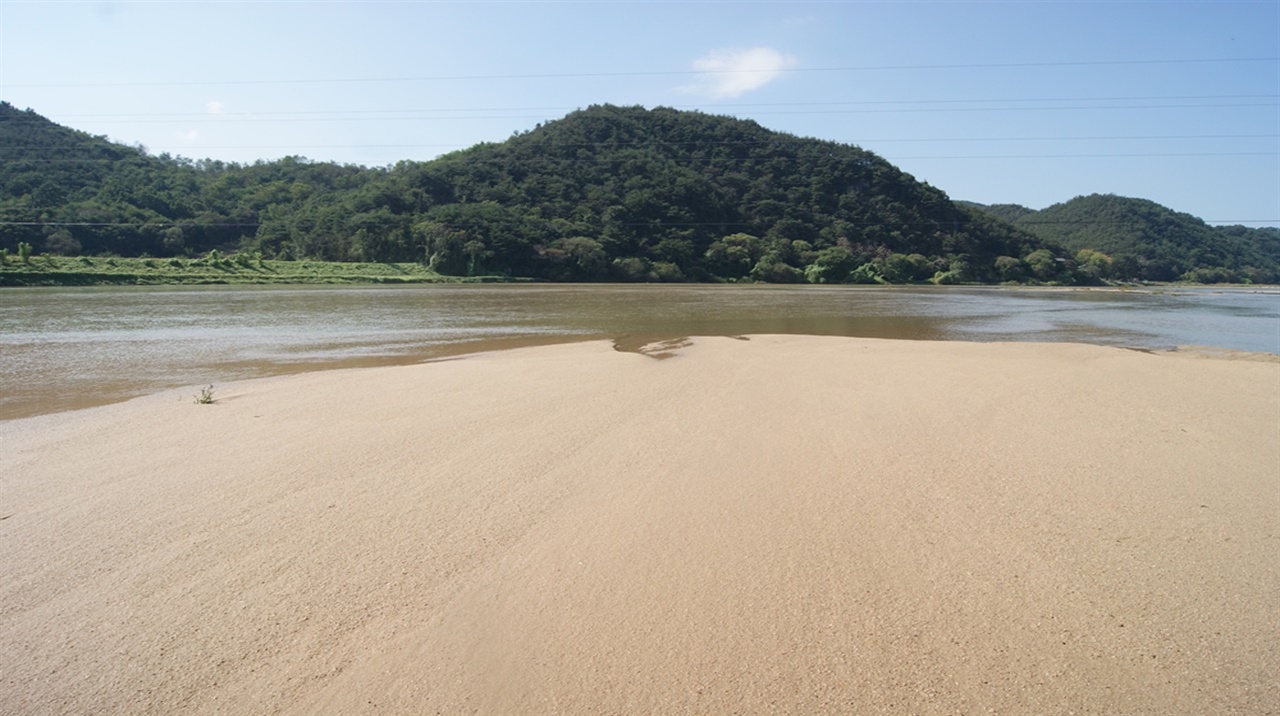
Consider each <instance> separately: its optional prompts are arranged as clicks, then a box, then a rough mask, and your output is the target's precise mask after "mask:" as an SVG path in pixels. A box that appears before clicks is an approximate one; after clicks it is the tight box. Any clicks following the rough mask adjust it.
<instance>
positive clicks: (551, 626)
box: [0, 336, 1280, 715]
mask: <svg viewBox="0 0 1280 716" xmlns="http://www.w3.org/2000/svg"><path fill="white" fill-rule="evenodd" d="M669 348H670V352H672V353H674V355H673V356H672V357H670V358H668V359H666V360H655V359H654V358H652V357H649V356H646V355H641V354H636V353H626V352H619V351H616V350H614V348H613V346H612V345H611V344H610V343H608V342H591V343H581V344H574V345H562V346H552V347H543V348H530V349H520V350H514V351H508V352H501V353H491V354H484V355H479V356H473V357H468V358H463V359H457V360H449V361H441V362H436V363H429V364H423V365H416V366H408V367H395V368H371V369H363V370H346V371H332V372H324V373H312V374H304V375H298V376H291V377H285V378H273V379H268V380H261V381H250V382H244V383H238V384H234V385H220V386H216V387H215V392H214V397H215V398H216V399H217V402H215V403H214V404H212V405H195V404H193V400H192V395H193V394H194V393H195V391H196V389H195V388H192V389H188V390H186V391H180V392H171V393H167V394H161V395H156V396H151V397H148V398H143V399H139V400H135V401H131V402H129V403H124V404H120V405H114V406H107V407H103V408H94V409H90V410H85V411H78V412H73V413H63V414H57V415H50V416H43V417H37V418H31V419H24V420H14V421H7V422H3V423H0V566H2V567H3V580H0V713H3V714H21V715H28V714H144V713H156V714H179V713H181V714H209V713H219V714H237V715H239V714H314V713H325V714H434V713H443V714H466V713H479V714H555V713H576V714H645V713H662V714H683V713H699V714H735V713H736V714H765V713H793V714H817V713H851V714H876V713H885V714H913V713H914V714H935V713H936V714H942V713H947V714H952V713H956V714H961V713H964V714H967V713H977V714H982V713H1004V714H1030V713H1036V714H1067V713H1102V714H1231V713H1240V714H1249V713H1274V712H1275V711H1276V709H1277V705H1278V704H1280V679H1278V677H1277V675H1278V674H1280V648H1278V645H1280V556H1278V555H1280V363H1275V362H1265V361H1250V360H1227V359H1224V357H1221V356H1208V357H1205V356H1192V355H1183V354H1171V355H1153V354H1148V353H1142V352H1137V351H1127V350H1121V349H1116V348H1103V347H1095V346H1083V345H1062V344H1054V345H1048V344H971V343H917V342H907V341H877V340H863V339H847V338H816V337H796V336H787V337H783V336H752V337H750V338H749V339H742V340H739V339H730V338H699V339H694V340H693V341H692V342H691V344H689V345H676V346H670V347H669Z"/></svg>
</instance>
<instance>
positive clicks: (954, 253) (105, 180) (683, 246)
mask: <svg viewBox="0 0 1280 716" xmlns="http://www.w3.org/2000/svg"><path fill="white" fill-rule="evenodd" d="M0 159H3V161H0V249H4V250H8V251H11V252H16V251H17V247H18V245H19V244H20V243H21V244H26V245H28V246H30V247H35V250H37V251H39V252H43V253H50V254H63V255H118V256H127V257H135V256H152V257H183V256H187V257H190V256H198V255H203V254H206V253H207V252H209V251H210V250H214V249H216V250H219V251H221V252H223V253H234V252H244V253H249V254H253V255H260V256H265V257H267V258H270V259H322V260H330V261H363V262H404V261H418V262H422V263H425V264H428V265H430V266H431V267H432V268H433V269H434V270H436V271H438V272H440V273H443V274H451V275H481V274H501V275H507V276H519V277H533V278H542V279H548V280H557V281H734V280H756V281H770V282H810V283H846V282H854V283H857V282H866V283H871V282H887V283H911V282H923V281H933V282H936V283H972V282H976V283H995V282H1004V281H1015V282H1040V283H1060V284H1071V283H1090V282H1097V281H1101V280H1104V279H1109V278H1119V279H1125V278H1148V277H1150V276H1151V274H1152V271H1151V270H1150V267H1151V266H1152V265H1154V264H1153V260H1154V259H1151V258H1150V257H1149V256H1148V255H1147V254H1133V255H1134V256H1135V258H1134V260H1133V261H1132V262H1128V261H1127V260H1126V259H1125V256H1129V255H1131V252H1129V248H1130V247H1126V246H1117V247H1114V248H1113V247H1112V246H1111V245H1110V244H1101V243H1096V244H1092V245H1089V246H1077V245H1075V244H1074V243H1073V241H1074V239H1073V237H1069V236H1048V235H1045V234H1043V233H1041V232H1039V231H1036V230H1034V229H1035V228H1036V227H1035V226H1034V225H1031V224H1022V223H1020V222H1019V220H1018V219H1017V218H1016V217H1015V218H1013V219H1010V218H1009V217H1007V216H1002V215H1000V212H999V211H998V210H994V209H993V208H991V207H980V206H977V205H967V204H963V203H957V202H953V201H951V200H950V199H949V198H948V197H947V196H946V194H945V193H943V192H942V191H940V190H938V189H936V188H934V187H931V186H929V185H928V184H925V183H922V182H918V181H916V180H915V179H914V178H913V177H911V176H910V175H908V174H905V173H904V172H902V171H901V170H899V169H898V168H896V167H894V166H893V165H892V164H890V163H889V162H887V161H885V160H884V159H882V158H880V157H879V156H877V155H875V154H873V153H871V152H867V151H864V150H862V149H860V148H858V147H854V146H850V145H843V144H838V143H834V142H826V141H821V140H816V139H805V138H799V137H795V136H792V135H788V134H783V133H779V132H774V131H770V130H768V129H765V128H763V127H761V126H760V125H758V124H756V123H755V122H751V121H746V120H738V119H732V118H727V117H721V116H713V115H707V114H702V113H698V112H684V111H677V110H673V109H666V108H657V109H652V110H649V109H645V108H642V107H616V106H608V105H604V106H594V107H590V108H587V109H585V110H580V111H577V112H574V113H572V114H570V115H568V116H566V117H565V118H563V119H560V120H557V121H553V122H548V123H546V124H545V125H541V126H539V127H537V128H536V129H534V130H532V131H529V132H525V133H521V134H517V135H515V136H512V137H511V138H510V139H508V140H507V141H504V142H501V143H486V144H480V145H477V146H475V147H471V148H469V149H466V150H462V151H458V152H454V153H451V154H447V155H444V156H441V157H439V158H437V159H435V160H432V161H428V162H409V161H405V162H400V163H397V164H395V165H392V166H387V167H372V168H369V167H360V166H352V165H338V164H333V163H327V162H312V161H308V160H306V159H305V158H301V157H286V158H284V159H280V160H277V161H271V162H265V161H259V162H255V163H253V164H236V163H226V162H219V161H213V160H200V161H195V160H190V159H186V158H182V157H170V156H168V155H160V156H152V155H149V154H148V153H147V152H146V151H145V150H143V149H142V148H141V147H128V146H124V145H120V144H115V143H112V142H109V141H107V140H106V139H105V138H103V137H94V136H91V135H88V134H85V133H83V132H77V131H75V130H72V129H69V128H65V127H61V126H59V125H57V124H54V123H52V122H49V121H48V120H46V119H44V118H43V117H40V116H39V115H37V114H35V113H34V112H31V111H29V110H28V111H20V110H17V109H15V108H13V107H12V106H10V105H7V104H2V103H0ZM1027 211H1030V210H1027ZM1245 231H1246V232H1247V231H1250V230H1245ZM1241 241H1242V242H1243V243H1244V244H1250V242H1252V241H1253V239H1252V238H1251V237H1249V238H1244V239H1241ZM1170 245H1171V246H1181V244H1179V243H1177V242H1170ZM1238 253H1239V252H1235V253H1232V252H1226V253H1224V252H1222V251H1219V252H1218V253H1216V254H1212V253H1205V252H1201V253H1200V254H1195V255H1191V256H1185V257H1184V256H1179V257H1178V262H1177V263H1176V264H1174V265H1173V267H1172V269H1171V270H1172V271H1174V272H1175V273H1177V272H1182V273H1186V272H1188V271H1196V270H1199V269H1202V268H1213V267H1215V266H1217V267H1223V268H1231V269H1232V270H1236V271H1237V275H1247V277H1248V278H1250V279H1252V280H1272V281H1274V280H1275V278H1276V268H1277V267H1276V263H1277V261H1276V256H1275V254H1274V252H1272V254H1271V255H1270V256H1269V257H1268V255H1267V253H1266V251H1265V250H1260V251H1259V252H1255V253H1256V254H1257V255H1249V256H1246V257H1245V258H1244V259H1242V258H1240V256H1239V255H1237V254H1238ZM1268 260H1269V261H1270V263H1268ZM1215 261H1216V262H1217V263H1216V264H1215V263H1213V262H1215ZM1241 261H1247V262H1251V263H1248V266H1249V267H1252V270H1251V271H1250V272H1244V273H1240V272H1243V269H1244V264H1241ZM1233 262H1234V263H1233ZM1268 272H1270V273H1268ZM1176 277H1177V276H1175V278H1176Z"/></svg>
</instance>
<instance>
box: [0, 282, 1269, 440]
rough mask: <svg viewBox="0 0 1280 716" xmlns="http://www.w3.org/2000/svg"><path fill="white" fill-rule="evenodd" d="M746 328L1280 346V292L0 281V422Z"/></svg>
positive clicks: (1260, 348) (1151, 345) (1159, 345)
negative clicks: (525, 349) (401, 367)
mask: <svg viewBox="0 0 1280 716" xmlns="http://www.w3.org/2000/svg"><path fill="white" fill-rule="evenodd" d="M753 333H755V334H759V333H806V334H816V335H835V336H863V337H872V338H904V339H918V340H943V341H946V340H967V341H1072V342H1084V343H1095V344H1103V345H1114V346H1123V347H1129V348H1142V349H1168V348H1176V347H1179V346H1193V345H1194V346H1211V347H1218V348H1227V349H1234V350H1242V351H1252V352H1265V353H1276V354H1280V292H1278V291H1276V290H1274V289H1265V290H1250V289H1208V288H1204V289H1201V288H1194V289H1185V288H1166V289H1142V290H1111V289H1105V290H1104V289H1092V290H1071V289H1023V288H1017V289H1006V288H954V287H929V288H871V287H820V286H804V287H788V286H764V285H753V286H688V285H676V286H672V285H545V284H543V285H533V286H530V285H430V286H422V285H419V286H397V287H381V286H369V287H365V286H361V287H345V286H344V287H313V286H306V287H279V286H277V287H244V286H232V287H103V288H38V289H2V290H0V419H11V418H17V417H24V416H30V415H38V414H42V413H50V412H56V411H60V410H68V409H73V408H80V407H86V406H90V405H99V404H105V403H110V402H115V401H119V400H124V399H127V398H130V397H135V396H138V395H144V394H148V393H154V392H158V391H161V390H167V389H172V388H178V387H183V386H194V385H207V384H215V385H216V384H217V383H221V382H225V381H229V380H237V379H245V378H255V377H262V376H268V375H277V374H282V373H291V372H298V371H302V370H312V369H320V368H331V367H347V366H362V365H390V364H403V363H413V362H418V361H423V360H430V359H434V358H439V357H442V356H447V355H456V354H460V353H468V352H475V351H481V350H492V349H499V348H508V347H515V346H522V345H538V344H546V343H557V342H564V341H573V340H587V339H596V338H607V339H612V340H615V341H617V345H618V346H619V348H620V349H623V350H629V349H636V348H638V347H639V346H640V345H642V344H644V343H646V342H649V341H658V340H663V339H671V338H679V337H685V336H708V335H711V336H733V335H744V334H753ZM192 392H193V394H194V392H195V390H194V389H193V391H192Z"/></svg>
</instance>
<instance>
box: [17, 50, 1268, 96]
mask: <svg viewBox="0 0 1280 716" xmlns="http://www.w3.org/2000/svg"><path fill="white" fill-rule="evenodd" d="M1277 60H1280V57H1223V58H1201V59H1160V60H1080V61H1068V62H991V63H968V64H951V65H945V64H925V65H861V66H847V67H792V68H785V69H777V70H773V71H774V72H777V73H791V74H795V73H819V72H881V71H901V70H973V69H1017V68H1046V67H1116V66H1140V65H1191V64H1226V63H1249V62H1276V61H1277ZM756 72H759V70H755V69H745V70H657V71H654V70H649V71H639V72H545V73H525V74H489V75H423V76H415V77H333V78H310V79H303V78H294V79H269V80H199V81H191V80H187V81H170V82H73V83H62V84H59V83H6V84H7V86H9V87H23V88H36V87H39V88H50V89H52V88H65V89H76V88H85V87H206V86H212V85H281V84H350V83H362V84H363V83H371V82H438V81H476V80H531V79H577V78H589V77H664V76H680V75H699V76H704V75H733V74H743V73H756Z"/></svg>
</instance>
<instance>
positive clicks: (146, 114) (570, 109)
mask: <svg viewBox="0 0 1280 716" xmlns="http://www.w3.org/2000/svg"><path fill="white" fill-rule="evenodd" d="M1276 97H1280V94H1222V95H1150V96H1141V95H1134V96H1115V97H1025V98H1014V99H1010V98H991V99H906V100H893V99H886V100H858V101H847V102H749V103H734V104H718V105H715V107H714V108H715V109H720V108H724V107H733V108H744V107H840V106H849V105H884V104H970V103H972V104H979V103H1007V102H1135V101H1144V102H1154V101H1157V100H1192V99H1200V100H1203V99H1273V98H1276ZM703 106H704V105H671V106H667V105H663V107H665V108H668V109H676V110H682V109H683V110H701V109H702V108H703ZM577 109H580V108H578V107H450V108H445V109H440V108H432V109H335V110H280V111H266V112H249V111H242V112H218V113H216V114H217V116H226V117H230V116H238V115H309V114H418V113H441V112H573V111H575V110H577ZM210 114H212V113H210V112H123V113H114V114H64V115H59V118H60V119H67V118H76V119H83V118H88V117H93V118H98V117H117V118H119V117H208V116H209V115H210Z"/></svg>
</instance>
